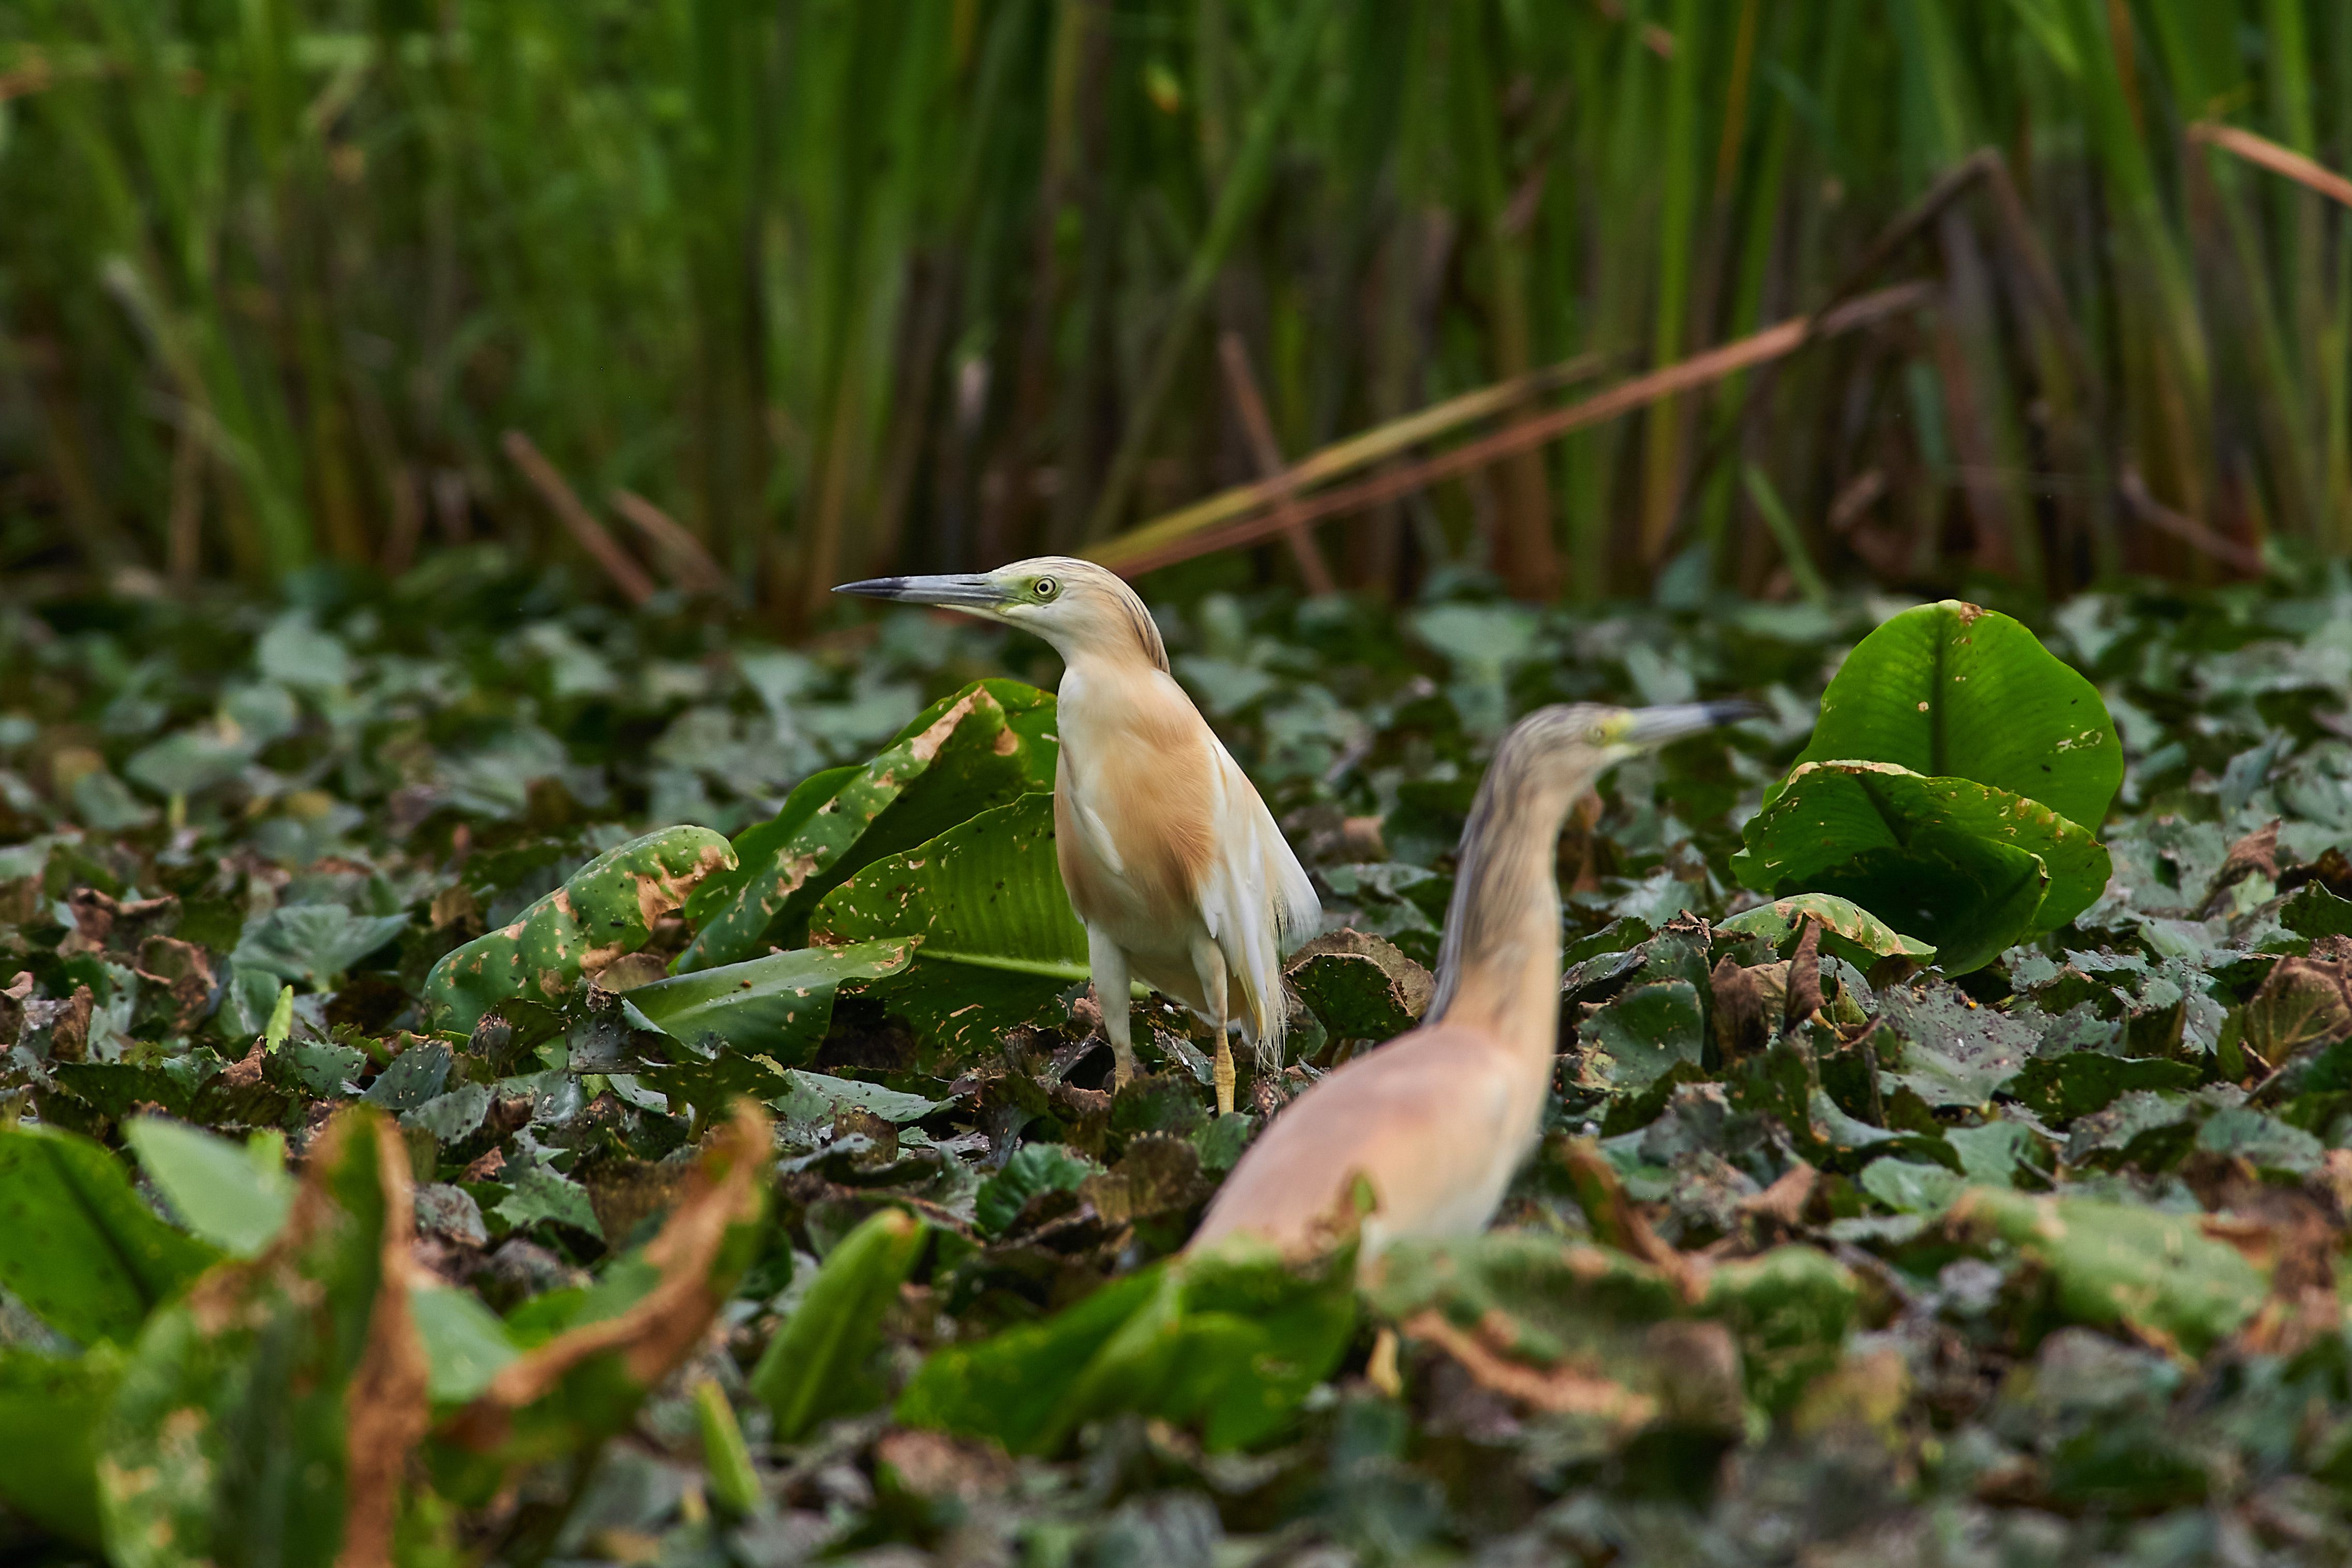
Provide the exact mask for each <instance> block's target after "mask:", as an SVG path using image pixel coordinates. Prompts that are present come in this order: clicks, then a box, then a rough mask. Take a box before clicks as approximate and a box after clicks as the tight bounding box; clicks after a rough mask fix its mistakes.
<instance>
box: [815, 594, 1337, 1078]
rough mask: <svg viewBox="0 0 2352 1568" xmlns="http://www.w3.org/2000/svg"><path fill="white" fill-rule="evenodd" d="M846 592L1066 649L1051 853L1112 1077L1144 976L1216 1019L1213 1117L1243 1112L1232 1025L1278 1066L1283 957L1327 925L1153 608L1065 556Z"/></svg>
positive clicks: (1126, 1061)
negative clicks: (1080, 937)
mask: <svg viewBox="0 0 2352 1568" xmlns="http://www.w3.org/2000/svg"><path fill="white" fill-rule="evenodd" d="M834 591H835V593H856V594H862V595H864V596H865V597H866V598H869V599H891V600H897V601H899V602H901V603H906V604H940V605H945V606H947V607H949V608H950V609H953V610H961V611H963V612H966V613H967V614H971V615H978V616H981V617H982V618H984V619H986V620H990V621H1002V622H1004V623H1005V624H1007V625H1009V626H1017V627H1019V628H1021V629H1022V630H1023V631H1024V632H1034V633H1036V634H1037V635H1038V636H1040V637H1043V638H1044V639H1045V641H1046V642H1048V643H1052V644H1053V645H1054V651H1055V653H1059V654H1061V656H1062V664H1063V671H1062V685H1061V690H1060V693H1059V700H1058V708H1059V714H1060V719H1059V722H1060V727H1061V741H1062V750H1061V761H1060V762H1059V764H1058V765H1057V766H1056V767H1055V771H1054V852H1055V858H1056V859H1057V860H1058V861H1059V862H1060V863H1061V868H1062V882H1063V884H1064V886H1066V888H1067V889H1068V890H1069V894H1070V907H1071V908H1073V909H1075V910H1076V911H1077V915H1078V919H1079V920H1080V921H1081V922H1083V923H1084V924H1085V925H1086V928H1087V967H1088V968H1089V969H1090V970H1091V971H1092V973H1093V976H1094V984H1095V997H1096V998H1097V1000H1098V1001H1099V1002H1100V1003H1101V1004H1102V1013H1103V1031H1104V1032H1105V1033H1106V1034H1108V1036H1109V1037H1110V1047H1111V1051H1112V1054H1113V1055H1114V1056H1115V1057H1116V1058H1117V1059H1118V1066H1117V1068H1116V1070H1115V1082H1118V1083H1125V1082H1127V1081H1128V1080H1129V1079H1130V1078H1132V1077H1133V1076H1134V1075H1135V1046H1134V1042H1133V1039H1132V1036H1131V1032H1130V1030H1129V1019H1128V1004H1129V998H1128V982H1129V977H1133V978H1135V979H1139V980H1141V981H1143V982H1144V984H1146V985H1148V986H1150V987H1152V988H1155V989H1157V990H1160V991H1161V992H1164V993H1165V994H1167V995H1169V996H1171V997H1173V998H1176V999H1177V1000H1178V1001H1181V1002H1182V1003H1183V1004H1184V1005H1185V1006H1186V1007H1189V1008H1191V1009H1192V1010H1193V1011H1194V1012H1195V1013H1197V1014H1199V1015H1200V1016H1201V1017H1202V1019H1206V1020H1207V1021H1208V1023H1209V1024H1210V1026H1211V1027H1212V1028H1213V1030H1214V1031H1215V1034H1216V1041H1217V1058H1216V1085H1217V1110H1218V1111H1219V1112H1220V1113H1223V1112H1227V1111H1231V1110H1232V1109H1233V1108H1234V1056H1233V1048H1232V1047H1231V1046H1230V1045H1229V1044H1227V1043H1226V1040H1225V1024H1226V1020H1227V1019H1239V1020H1240V1022H1241V1026H1242V1033H1243V1035H1244V1038H1245V1039H1246V1040H1249V1041H1250V1042H1251V1043H1252V1044H1253V1045H1255V1047H1256V1050H1257V1061H1258V1067H1259V1070H1260V1071H1272V1070H1273V1069H1274V1068H1276V1067H1278V1066H1279V1065H1280V1064H1281V1061H1282V1030H1283V996H1282V956H1283V955H1284V954H1285V953H1286V952H1287V951H1289V950H1290V949H1291V948H1293V947H1296V946H1298V944H1299V943H1301V942H1304V941H1305V940H1306V939H1307V937H1309V936H1314V935H1315V932H1316V928H1317V926H1318V924H1319V923H1320V922H1321V920H1322V910H1321V908H1320V906H1319V905H1318V904H1317V903H1316V900H1315V889H1314V887H1313V886H1312V885H1311V884H1310V883H1308V882H1307V873H1306V871H1305V870H1304V869H1302V868H1301V867H1300V865H1299V863H1298V857H1297V855H1295V854H1293V853H1291V852H1290V845H1289V844H1288V843H1286V842H1285V841H1284V840H1283V837H1282V830H1281V829H1279V828H1277V827H1276V826H1275V824H1274V814H1273V813H1272V812H1270V811H1268V810H1266V809H1265V801H1264V800H1259V799H1258V793H1257V790H1256V789H1255V788H1254V787H1253V786H1252V785H1251V783H1250V781H1249V779H1248V778H1247V777H1246V776H1244V774H1243V772H1242V770H1241V768H1240V765H1239V764H1237V763H1235V762H1234V759H1233V758H1232V757H1231V756H1230V755H1229V754H1228V753H1227V752H1226V750H1225V748H1224V746H1223V744H1222V743H1221V742H1220V741H1219V740H1218V739H1217V737H1216V734H1215V732H1214V731H1213V730H1211V729H1210V728H1209V725H1208V721H1207V720H1205V719H1203V718H1202V716H1201V713H1200V710H1199V709H1198V708H1195V707H1194V706H1192V698H1190V697H1188V696H1186V695H1184V688H1183V687H1181V686H1180V685H1177V684H1176V681H1175V678H1174V677H1173V676H1171V675H1170V674H1169V673H1168V650H1167V648H1166V647H1165V646H1164V645H1162V643H1160V629H1159V628H1158V627H1157V626H1155V625H1154V624H1152V621H1151V614H1150V612H1149V611H1147V610H1146V609H1144V607H1143V601H1141V600H1140V599H1138V598H1137V597H1136V596H1135V593H1134V591H1133V590H1131V589H1129V587H1128V586H1127V584H1126V583H1124V582H1122V581H1120V580H1119V579H1118V577H1117V576H1115V575H1114V574H1112V573H1111V572H1108V571H1106V570H1103V569H1102V568H1101V567H1098V566H1097V565H1095V564H1094V563H1093V562H1091V561H1083V560H1073V559H1068V558H1067V557H1064V556H1040V557H1038V558H1036V559H1034V560H1020V561H1014V562H1013V564H1012V565H1011V566H1005V567H999V568H998V569H997V570H994V571H983V572H974V573H970V574H959V575H954V576H946V577H877V578H875V579H872V580H869V581H866V582H851V583H845V584H843V585H842V586H841V587H839V588H837V589H835V590H834Z"/></svg>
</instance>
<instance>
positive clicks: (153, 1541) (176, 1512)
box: [98, 1107, 426, 1568]
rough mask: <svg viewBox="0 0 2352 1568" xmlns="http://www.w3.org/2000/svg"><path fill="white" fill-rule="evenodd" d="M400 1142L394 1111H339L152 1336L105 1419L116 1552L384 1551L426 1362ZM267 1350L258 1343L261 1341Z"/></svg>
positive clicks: (305, 1557)
mask: <svg viewBox="0 0 2352 1568" xmlns="http://www.w3.org/2000/svg"><path fill="white" fill-rule="evenodd" d="M412 1205H413V1197H412V1193H411V1187H410V1181H409V1173H408V1152H407V1146H406V1145H405V1144H404V1142H403V1141H402V1139H401V1137H400V1135H399V1134H398V1131H397V1130H396V1129H395V1128H394V1126H393V1125H392V1124H391V1122H390V1121H389V1120H388V1119H387V1118H385V1117H384V1116H383V1114H382V1113H378V1112H376V1111H374V1110H373V1109H370V1108H365V1107H358V1108H353V1109H352V1110H350V1111H347V1112H345V1113H342V1114H341V1115H340V1116H338V1117H337V1118H336V1119H335V1120H334V1121H332V1122H331V1123H330V1124H328V1126H327V1127H326V1128H325V1129H324V1130H323V1131H322V1132H321V1133H320V1135H319V1137H318V1140H317V1142H316V1143H315V1145H313V1148H312V1150H311V1155H310V1162H309V1164H308V1166H307V1168H306V1170H305V1173H304V1177H303V1182H302V1185H301V1186H300V1188H299V1190H298V1191H297V1193H296V1195H295V1199H294V1207H293V1209H292V1211H291V1212H290V1213H289V1216H288V1218H287V1221H286V1224H285V1226H284V1227H283V1228H282V1229H281V1230H280V1231H279V1233H278V1237H277V1239H275V1240H274V1241H273V1242H271V1244H270V1245H269V1247H268V1249H267V1250H265V1251H264V1252H263V1253H262V1254H261V1255H260V1256H259V1257H257V1258H255V1259H253V1260H249V1261H247V1260H232V1261H229V1262H226V1263H222V1264H220V1265H218V1266H217V1267H215V1269H213V1270H211V1271H210V1272H208V1273H207V1274H205V1276H204V1278H203V1279H201V1280H199V1281H197V1282H196V1284H195V1285H194V1288H193V1289H192V1290H191V1291H189V1293H188V1295H187V1296H186V1297H185V1298H184V1300H182V1301H178V1302H175V1303H173V1304H172V1305H170V1306H167V1307H165V1308H164V1309H163V1311H161V1312H158V1313H157V1314H156V1315H155V1316H154V1318H153V1319H152V1320H151V1321H150V1322H149V1323H148V1324H147V1326H146V1328H145V1330H144V1331H143V1332H142V1333H141V1335H140V1338H139V1342H138V1344H137V1346H136V1347H135V1349H134V1351H133V1353H132V1354H131V1359H130V1362H129V1364H127V1365H126V1366H125V1368H124V1371H123V1375H122V1381H121V1389H120V1392H119V1393H118V1394H117V1396H116V1398H115V1402H114V1406H113V1408H112V1410H111V1412H110V1415H109V1416H108V1419H107V1421H106V1423H105V1425H104V1427H103V1428H102V1431H101V1436H100V1454H99V1460H98V1478H99V1487H100V1499H101V1505H102V1508H103V1511H104V1518H105V1528H106V1539H107V1544H108V1548H109V1552H110V1555H112V1557H113V1558H114V1560H115V1561H116V1562H118V1563H125V1564H128V1565H131V1568H182V1565H185V1564H194V1563H205V1562H216V1561H222V1560H231V1561H234V1560H236V1559H237V1558H239V1557H241V1556H242V1555H243V1554H244V1551H245V1549H246V1548H247V1547H249V1545H250V1543H252V1542H257V1541H267V1542H275V1543H276V1544H277V1551H278V1561H280V1562H282V1563H287V1564H289V1568H306V1565H310V1568H325V1565H326V1564H328V1563H338V1564H349V1565H352V1568H380V1565H382V1564H385V1563H389V1562H390V1561H391V1547H392V1536H393V1529H394V1522H395V1521H396V1519H397V1517H398V1511H399V1507H400V1496H401V1489H402V1485H403V1482H404V1476H405V1472H406V1469H407V1465H408V1460H409V1456H410V1454H411V1453H412V1452H413V1451H414V1449H415V1445H416V1443H417V1441H418V1440H419V1439H420V1438H421V1437H423V1436H424V1432H425V1421H426V1411H425V1395H426V1370H425V1354H424V1348H423V1345H422V1343H421V1342H420V1341H419V1339H418V1337H417V1333H416V1329H415V1321H414V1319H413V1317H412V1315H411V1311H410V1304H409V1303H410V1296H411V1287H412V1282H413V1281H414V1279H415V1272H414V1270H415V1265H414V1263H413V1261H412V1258H411V1241H412V1227H411V1220H410V1215H411V1211H412ZM265 1347H266V1350H265Z"/></svg>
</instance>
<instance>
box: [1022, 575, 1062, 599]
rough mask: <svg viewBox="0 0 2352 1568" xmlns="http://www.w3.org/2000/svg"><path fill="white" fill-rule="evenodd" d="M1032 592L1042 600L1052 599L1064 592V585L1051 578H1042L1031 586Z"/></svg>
mask: <svg viewBox="0 0 2352 1568" xmlns="http://www.w3.org/2000/svg"><path fill="white" fill-rule="evenodd" d="M1030 591H1031V592H1033V593H1034V594H1036V596H1037V597H1038V598H1040V599H1051V598H1053V597H1054V595H1055V594H1057V593H1059V592H1061V591H1062V585H1061V584H1060V583H1058V582H1055V580H1053V579H1052V578H1050V577H1041V578H1039V579H1038V580H1036V581H1035V582H1034V583H1032V584H1030Z"/></svg>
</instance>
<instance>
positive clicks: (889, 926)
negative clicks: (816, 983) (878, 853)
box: [809, 794, 1087, 1051]
mask: <svg viewBox="0 0 2352 1568" xmlns="http://www.w3.org/2000/svg"><path fill="white" fill-rule="evenodd" d="M809 930H810V935H811V936H812V937H813V938H814V940H815V941H817V942H819V943H822V944H825V945H828V946H832V945H840V944H846V943H856V942H870V941H873V940H875V939H876V938H878V937H884V936H899V937H907V936H916V937H920V938H921V944H922V945H921V946H919V947H918V948H916V950H915V958H914V962H913V963H912V964H910V965H908V967H907V968H906V969H905V970H904V971H903V972H902V973H901V974H899V975H898V976H896V977H892V978H890V979H887V980H882V981H878V982H877V983H874V984H872V985H869V986H867V987H866V993H867V994H868V995H870V996H873V997H875V998H878V999H880V1000H881V1001H882V1002H883V1003H884V1004H885V1005H886V1006H887V1007H889V1008H890V1009H892V1010H893V1011H895V1012H898V1013H899V1014H901V1015H902V1016H904V1017H905V1018H906V1019H907V1020H908V1022H909V1023H911V1024H913V1025H914V1026H915V1028H916V1030H918V1032H919V1033H921V1034H923V1035H925V1036H926V1037H929V1038H930V1039H933V1040H939V1041H940V1042H941V1043H942V1044H944V1045H946V1046H947V1047H948V1048H949V1049H950V1050H951V1051H963V1050H967V1049H970V1048H971V1047H974V1046H976V1045H978V1044H980V1043H981V1042H982V1041H985V1040H995V1039H998V1038H1000V1037H1001V1036H1002V1035H1003V1032H1004V1031H1005V1030H1007V1029H1010V1028H1012V1027H1013V1025H1015V1024H1018V1023H1023V1022H1025V1021H1027V1020H1028V1019H1031V1018H1033V1017H1034V1016H1035V1015H1036V1014H1037V1013H1038V1012H1039V1011H1040V1009H1044V1008H1045V1007H1046V1006H1047V1005H1049V1004H1050V1003H1052V1002H1053V1001H1054V999H1055V998H1056V997H1057V996H1058V995H1059V994H1060V993H1061V992H1062V991H1064V990H1066V989H1067V988H1070V987H1072V986H1074V985H1078V984H1082V983H1083V982H1084V981H1085V980H1086V978H1087V934H1086V928H1085V927H1084V926H1082V925H1079V924H1078V917H1077V916H1076V915H1075V914H1073V913H1072V912H1071V910H1070V900H1069V894H1067V893H1066V892H1065V891H1064V890H1063V887H1062V873H1061V870H1060V868H1059V867H1058V866H1057V865H1056V864H1055V859H1054V798H1053V797H1052V796H1051V795H1042V794H1041V795H1026V796H1024V797H1023V798H1022V799H1020V800H1017V801H1015V802H1013V804H1012V805H1010V806H1000V807H997V808H996V809H995V810H990V811H983V812H982V813H981V814H980V815H979V816H977V817H974V818H972V819H971V821H968V822H964V823H961V824H960V825H959V826H957V827H953V828H950V829H949V830H948V831H946V832H944V833H941V834H940V836H939V837H938V838H936V839H933V840H931V841H929V842H928V843H925V844H923V845H921V846H919V848H916V849H913V850H910V851H908V852H906V853H904V854H900V855H894V856H892V857H891V858H889V859H888V860H885V861H878V862H875V863H874V864H872V865H870V866H867V867H866V868H865V869H864V870H863V871H860V872H859V873H857V874H856V876H854V877H852V878H851V879H850V880H849V881H848V882H846V883H843V884H842V885H841V886H839V887H837V888H835V890H834V891H833V892H832V893H830V894H827V895H826V896H825V899H824V903H823V904H819V905H818V906H817V910H816V914H815V915H814V916H813V917H812V918H811V920H810V922H809Z"/></svg>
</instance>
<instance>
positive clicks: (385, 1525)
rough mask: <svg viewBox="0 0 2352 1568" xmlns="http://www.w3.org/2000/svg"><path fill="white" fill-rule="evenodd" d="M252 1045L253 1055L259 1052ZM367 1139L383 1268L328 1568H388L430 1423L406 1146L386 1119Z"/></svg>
mask: <svg viewBox="0 0 2352 1568" xmlns="http://www.w3.org/2000/svg"><path fill="white" fill-rule="evenodd" d="M257 1049H258V1048H257ZM363 1125H365V1126H366V1127H367V1128H368V1130H369V1131H370V1132H372V1133H373V1134H374V1138H375V1154H376V1161H375V1163H376V1177H377V1180H378V1181H380V1182H381V1183H382V1184H383V1234H382V1239H381V1260H380V1263H379V1267H380V1269H381V1270H382V1272H381V1274H380V1276H379V1278H378V1281H377V1284H376V1291H375V1302H374V1304H373V1307H372V1308H371V1309H370V1310H369V1312H368V1329H367V1347H366V1349H364V1350H363V1351H362V1352H361V1354H360V1364H359V1367H358V1369H357V1370H356V1371H354V1372H353V1373H352V1380H351V1383H350V1384H349V1385H348V1386H347V1387H346V1388H345V1389H344V1391H343V1410H344V1425H343V1432H344V1438H343V1444H344V1448H343V1451H344V1453H345V1454H346V1456H348V1457H347V1458H346V1460H345V1464H346V1467H347V1468H346V1469H345V1472H344V1481H343V1549H342V1551H341V1552H339V1553H337V1554H336V1557H335V1568H389V1565H390V1563H391V1562H392V1537H393V1527H394V1524H396V1523H397V1522H398V1521H399V1517H400V1485H401V1479H402V1478H403V1476H404V1473H405V1472H406V1470H407V1468H408V1459H409V1456H410V1455H411V1454H413V1453H414V1452H415V1449H416V1445H417V1444H419V1443H421V1442H423V1441H424V1440H425V1429H426V1427H429V1426H430V1425H431V1424H432V1409H431V1406H430V1403H429V1401H428V1398H427V1394H426V1386H427V1384H428V1382H429V1372H428V1369H427V1367H426V1364H425V1342H424V1340H423V1338H422V1337H421V1336H420V1335H419V1334H418V1333H417V1330H416V1318H415V1311H414V1308H413V1305H412V1296H413V1293H414V1291H415V1286H416V1273H417V1268H416V1257H415V1243H416V1237H415V1208H416V1197H415V1188H414V1186H413V1185H412V1183H411V1181H410V1176H409V1165H408V1145H407V1144H406V1142H405V1141H404V1139H403V1138H402V1137H401V1136H400V1130H399V1129H398V1128H397V1127H395V1126H394V1125H393V1124H391V1123H390V1122H386V1121H377V1120H370V1121H369V1122H367V1123H365V1124H363Z"/></svg>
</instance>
